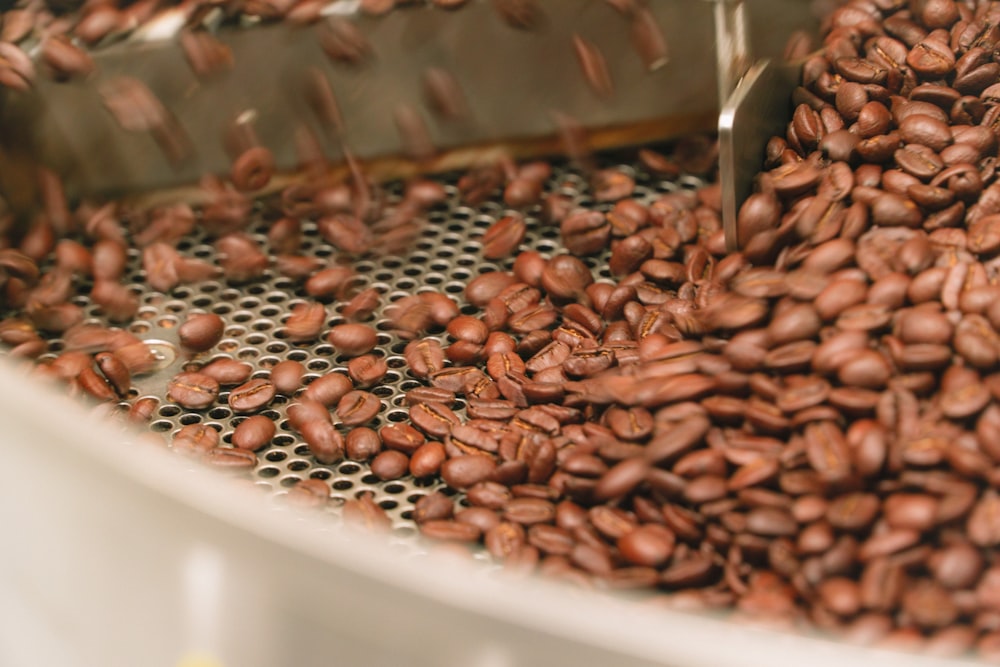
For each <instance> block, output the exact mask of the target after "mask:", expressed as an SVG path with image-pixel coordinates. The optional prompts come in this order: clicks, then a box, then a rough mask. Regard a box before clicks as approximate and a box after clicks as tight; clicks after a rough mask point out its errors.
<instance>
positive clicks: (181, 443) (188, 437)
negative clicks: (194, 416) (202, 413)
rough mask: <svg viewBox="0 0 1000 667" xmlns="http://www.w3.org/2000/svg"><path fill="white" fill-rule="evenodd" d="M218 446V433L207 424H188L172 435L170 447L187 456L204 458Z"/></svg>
mask: <svg viewBox="0 0 1000 667" xmlns="http://www.w3.org/2000/svg"><path fill="white" fill-rule="evenodd" d="M218 445H219V432H218V431H216V430H215V429H214V428H212V427H211V426H209V425H207V424H188V425H187V426H182V427H181V429H180V430H179V431H177V433H175V434H174V439H173V442H172V443H171V447H173V449H174V451H176V452H180V453H181V454H186V455H188V456H196V457H204V456H206V455H208V453H209V452H210V451H212V450H213V449H215V448H216V447H217V446H218Z"/></svg>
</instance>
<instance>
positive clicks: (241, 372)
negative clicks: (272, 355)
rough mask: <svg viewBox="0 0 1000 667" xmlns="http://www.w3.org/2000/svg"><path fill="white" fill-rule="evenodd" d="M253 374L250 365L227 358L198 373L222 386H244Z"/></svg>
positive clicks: (216, 361)
mask: <svg viewBox="0 0 1000 667" xmlns="http://www.w3.org/2000/svg"><path fill="white" fill-rule="evenodd" d="M143 347H144V348H145V346H143ZM252 372H253V366H251V365H250V364H248V363H245V362H242V361H236V360H235V359H228V358H226V357H222V358H220V359H216V360H215V361H212V362H210V363H208V364H206V365H205V366H202V368H201V370H199V371H198V373H199V374H201V375H205V376H208V377H210V378H212V379H213V380H215V381H216V382H217V383H218V384H220V385H237V384H243V383H244V382H246V381H247V379H248V378H249V377H250V373H252Z"/></svg>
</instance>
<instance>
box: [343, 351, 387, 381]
mask: <svg viewBox="0 0 1000 667" xmlns="http://www.w3.org/2000/svg"><path fill="white" fill-rule="evenodd" d="M388 371H389V366H388V364H387V363H386V360H385V359H384V358H383V357H377V356H375V355H374V354H365V355H362V356H360V357H355V358H354V359H351V360H350V361H349V362H347V375H348V376H349V377H350V379H351V380H352V381H353V382H354V385H355V386H356V387H371V386H374V385H375V384H377V383H378V382H379V381H380V380H381V379H382V378H383V377H385V374H386V373H387V372H388Z"/></svg>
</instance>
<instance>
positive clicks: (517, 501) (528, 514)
mask: <svg viewBox="0 0 1000 667" xmlns="http://www.w3.org/2000/svg"><path fill="white" fill-rule="evenodd" d="M503 518H504V519H505V520H507V521H511V522H513V523H518V524H521V525H532V524H536V523H550V522H551V521H552V520H554V519H555V506H554V505H553V504H552V503H551V502H549V501H547V500H541V499H539V498H514V499H512V500H511V501H510V502H508V503H507V505H506V506H505V507H504V509H503Z"/></svg>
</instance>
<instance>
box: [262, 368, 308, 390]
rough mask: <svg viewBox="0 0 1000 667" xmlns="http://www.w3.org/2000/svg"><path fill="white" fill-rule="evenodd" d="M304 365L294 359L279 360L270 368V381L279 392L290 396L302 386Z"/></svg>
mask: <svg viewBox="0 0 1000 667" xmlns="http://www.w3.org/2000/svg"><path fill="white" fill-rule="evenodd" d="M305 373H306V367H305V366H303V365H302V363H301V362H299V361H295V360H294V359H286V360H284V361H279V362H278V363H276V364H275V365H274V367H273V368H271V375H270V377H271V382H272V383H273V384H274V388H275V390H276V391H277V392H278V393H279V394H284V395H285V396H292V395H294V394H295V392H296V391H298V390H299V388H300V387H302V377H303V376H304V375H305Z"/></svg>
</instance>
